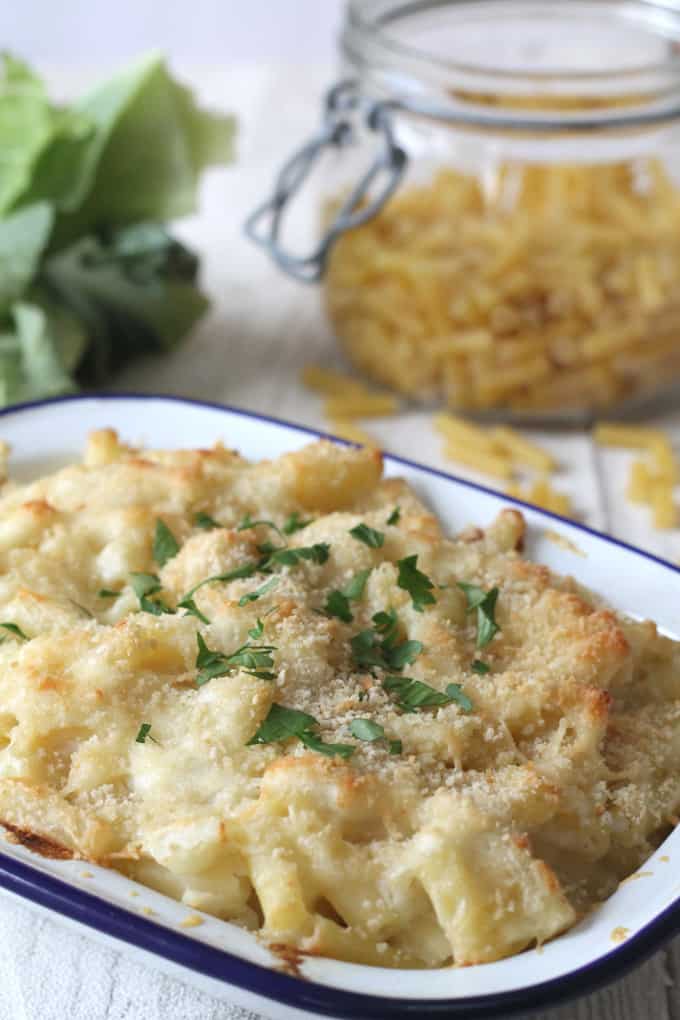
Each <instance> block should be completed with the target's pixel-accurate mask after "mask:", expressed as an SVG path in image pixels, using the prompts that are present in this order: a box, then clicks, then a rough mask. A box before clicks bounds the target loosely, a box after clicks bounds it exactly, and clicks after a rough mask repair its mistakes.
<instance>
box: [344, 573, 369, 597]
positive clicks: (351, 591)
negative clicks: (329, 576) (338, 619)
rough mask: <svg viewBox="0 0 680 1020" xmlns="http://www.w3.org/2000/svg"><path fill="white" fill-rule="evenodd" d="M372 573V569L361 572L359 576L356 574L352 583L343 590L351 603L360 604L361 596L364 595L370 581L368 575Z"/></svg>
mask: <svg viewBox="0 0 680 1020" xmlns="http://www.w3.org/2000/svg"><path fill="white" fill-rule="evenodd" d="M370 573H371V568H370V567H369V568H368V570H360V571H359V573H358V574H355V575H354V577H353V578H352V580H351V581H349V582H348V583H347V584H346V585H345V587H344V588H343V589H342V594H343V595H344V596H345V598H347V599H349V600H350V601H351V602H358V600H359V599H360V598H361V596H362V595H363V594H364V588H365V587H366V582H367V581H368V575H369V574H370Z"/></svg>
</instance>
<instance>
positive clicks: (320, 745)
mask: <svg viewBox="0 0 680 1020" xmlns="http://www.w3.org/2000/svg"><path fill="white" fill-rule="evenodd" d="M298 736H299V737H300V740H301V741H302V743H303V744H304V745H305V747H308V748H309V749H310V751H317V752H318V753H319V754H325V755H326V757H327V758H335V757H336V756H337V757H338V758H351V757H352V755H353V754H354V752H355V750H356V748H355V747H352V745H351V744H326V743H325V742H324V741H323V740H322V739H321V737H317V735H316V734H315V733H310V731H309V730H305V731H304V733H300V734H298Z"/></svg>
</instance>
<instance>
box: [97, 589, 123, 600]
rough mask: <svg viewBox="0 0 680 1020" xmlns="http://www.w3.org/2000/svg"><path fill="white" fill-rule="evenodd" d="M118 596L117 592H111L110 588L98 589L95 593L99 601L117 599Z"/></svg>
mask: <svg viewBox="0 0 680 1020" xmlns="http://www.w3.org/2000/svg"><path fill="white" fill-rule="evenodd" d="M119 595H120V592H119V591H113V590H112V589H111V588H100V589H99V591H98V592H97V598H100V599H117V598H118V596H119Z"/></svg>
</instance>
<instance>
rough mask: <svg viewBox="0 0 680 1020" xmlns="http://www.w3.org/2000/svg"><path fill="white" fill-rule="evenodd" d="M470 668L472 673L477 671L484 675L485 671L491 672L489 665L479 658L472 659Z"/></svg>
mask: <svg viewBox="0 0 680 1020" xmlns="http://www.w3.org/2000/svg"><path fill="white" fill-rule="evenodd" d="M470 669H471V670H472V672H473V673H478V674H479V676H484V675H485V674H486V673H490V672H491V666H490V665H489V663H488V662H482V660H481V659H473V660H472V665H471V666H470Z"/></svg>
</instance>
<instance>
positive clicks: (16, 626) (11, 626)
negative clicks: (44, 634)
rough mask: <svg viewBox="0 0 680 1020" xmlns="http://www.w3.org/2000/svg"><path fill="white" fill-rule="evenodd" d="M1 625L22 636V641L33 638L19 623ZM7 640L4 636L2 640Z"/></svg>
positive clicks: (16, 635) (19, 636)
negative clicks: (25, 632)
mask: <svg viewBox="0 0 680 1020" xmlns="http://www.w3.org/2000/svg"><path fill="white" fill-rule="evenodd" d="M0 627H1V628H2V629H3V630H8V631H9V632H10V634H14V636H15V637H18V638H21V640H22V641H30V640H31V639H30V638H29V636H28V634H24V632H23V630H22V629H21V627H20V626H19V624H18V623H0ZM5 640H6V639H5V638H2V641H5ZM0 643H1V642H0Z"/></svg>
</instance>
